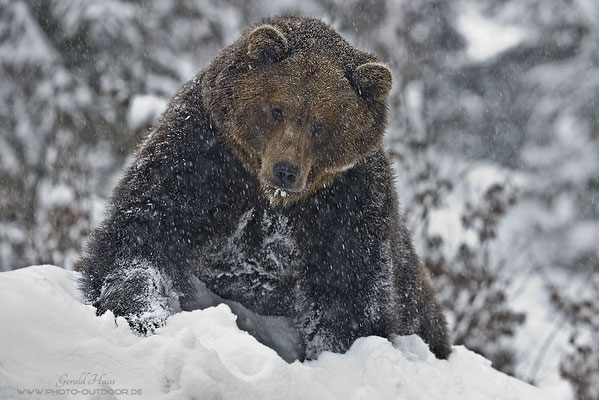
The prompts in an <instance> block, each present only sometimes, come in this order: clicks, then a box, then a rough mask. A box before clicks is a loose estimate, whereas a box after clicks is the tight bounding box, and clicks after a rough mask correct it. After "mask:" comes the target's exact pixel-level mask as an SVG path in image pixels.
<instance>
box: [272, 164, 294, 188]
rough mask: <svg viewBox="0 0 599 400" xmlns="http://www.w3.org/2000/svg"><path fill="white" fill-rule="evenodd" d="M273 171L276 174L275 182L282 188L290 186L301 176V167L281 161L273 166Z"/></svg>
mask: <svg viewBox="0 0 599 400" xmlns="http://www.w3.org/2000/svg"><path fill="white" fill-rule="evenodd" d="M272 173H273V174H274V176H275V183H276V184H277V185H279V186H281V187H282V188H289V187H290V186H291V185H293V184H294V183H295V182H296V181H297V178H299V175H300V168H299V167H298V166H297V165H293V164H290V163H288V162H285V161H281V162H278V163H276V164H275V165H274V166H273V167H272Z"/></svg>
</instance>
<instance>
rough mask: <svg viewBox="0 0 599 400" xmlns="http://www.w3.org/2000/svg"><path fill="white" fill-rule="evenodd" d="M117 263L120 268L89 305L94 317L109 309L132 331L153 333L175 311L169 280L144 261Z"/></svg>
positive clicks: (175, 303) (175, 295)
mask: <svg viewBox="0 0 599 400" xmlns="http://www.w3.org/2000/svg"><path fill="white" fill-rule="evenodd" d="M121 264H123V265H122V269H118V270H115V271H113V272H112V273H111V274H109V275H107V276H106V278H105V279H104V282H103V283H102V287H101V291H100V295H99V297H98V298H97V300H96V301H95V302H94V303H93V305H94V306H95V307H96V308H97V310H96V314H97V315H98V316H99V315H102V314H104V313H105V312H106V311H108V310H110V311H112V312H113V313H114V315H115V316H123V317H125V319H126V320H127V321H128V322H129V325H130V326H131V328H132V329H133V330H134V331H135V332H137V333H139V334H142V335H146V334H151V333H154V331H155V329H156V328H159V327H161V326H163V325H164V323H165V322H166V319H167V318H168V316H169V315H171V314H172V313H173V311H176V308H177V304H178V301H177V297H178V295H177V293H176V292H175V291H174V290H173V284H172V281H171V279H170V278H169V277H167V276H166V275H165V274H164V273H162V272H161V271H159V270H158V269H157V268H155V267H154V266H153V265H152V264H151V263H149V262H147V261H140V260H132V261H130V262H127V263H123V262H121ZM124 264H126V265H124Z"/></svg>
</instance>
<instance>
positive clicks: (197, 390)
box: [0, 265, 551, 400]
mask: <svg viewBox="0 0 599 400" xmlns="http://www.w3.org/2000/svg"><path fill="white" fill-rule="evenodd" d="M76 276H77V275H76V273H73V272H68V271H65V270H63V269H61V268H58V267H54V266H48V265H45V266H35V267H29V268H25V269H22V270H18V271H12V272H4V273H0V321H1V322H0V326H1V328H0V398H2V399H31V398H40V399H64V398H69V399H84V398H91V399H115V398H116V399H136V398H137V399H140V398H143V399H188V398H189V399H191V398H193V399H266V400H267V399H277V400H278V399H368V400H373V399H394V400H396V399H413V400H418V399H423V400H424V399H426V400H432V399H460V400H463V399H469V400H474V399H526V400H534V399H542V400H547V399H550V398H551V396H550V394H548V393H545V392H542V391H541V390H540V389H537V388H535V387H533V386H530V385H528V384H526V383H523V382H521V381H518V380H516V379H513V378H511V377H508V376H506V375H504V374H502V373H499V372H497V371H495V370H494V369H493V368H491V366H490V362H489V361H487V360H485V359H484V358H482V357H480V356H479V355H477V354H474V353H472V352H470V351H468V350H467V349H465V348H464V347H459V346H458V347H455V348H454V353H453V355H452V357H451V358H450V360H449V361H439V360H436V359H435V358H434V356H433V355H432V354H431V353H430V352H429V351H428V348H427V347H426V345H425V344H424V343H423V342H422V341H421V340H420V339H419V338H418V337H416V336H408V337H400V338H397V339H396V340H395V341H394V344H391V343H390V342H389V341H387V340H386V339H383V338H380V337H368V338H363V339H360V340H358V341H357V342H356V343H355V344H354V345H353V346H352V347H351V349H350V350H349V351H348V352H347V353H346V354H332V353H324V354H322V355H321V356H320V358H319V359H318V360H317V361H310V362H304V363H300V362H294V363H292V364H288V363H286V362H285V361H283V360H282V359H281V358H280V357H279V356H277V354H276V353H275V352H274V351H273V350H271V349H269V348H268V347H265V346H263V345H261V344H260V343H258V342H257V341H256V340H255V339H254V338H253V337H252V336H250V335H248V334H247V333H246V332H244V331H241V330H239V329H238V328H237V326H236V324H235V315H233V314H232V313H231V311H230V309H229V308H228V307H227V306H225V305H220V306H218V307H212V308H208V309H205V310H203V311H199V310H198V311H194V312H182V313H179V314H176V315H174V316H172V317H170V318H169V320H168V323H167V325H166V327H164V328H162V329H160V330H159V331H158V333H157V334H156V335H154V336H150V337H138V336H135V335H134V334H132V333H131V331H130V330H129V327H128V326H127V323H126V321H125V320H124V319H122V318H118V319H117V321H116V322H117V323H116V324H115V321H114V317H113V315H111V314H110V313H107V314H105V315H103V316H102V317H96V316H95V310H94V308H93V307H91V306H89V305H84V304H82V302H81V298H80V294H79V292H78V290H77V289H76V285H75V279H76Z"/></svg>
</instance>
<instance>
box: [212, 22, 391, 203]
mask: <svg viewBox="0 0 599 400" xmlns="http://www.w3.org/2000/svg"><path fill="white" fill-rule="evenodd" d="M391 79H392V78H391V71H390V70H389V68H388V67H386V66H385V65H383V64H381V63H379V62H378V60H377V59H376V57H374V56H373V55H371V54H369V53H366V52H362V51H360V50H357V49H355V48H353V47H351V46H350V45H349V44H348V43H347V42H345V40H343V39H342V38H341V37H340V36H339V35H338V34H337V33H336V32H335V31H334V30H333V29H332V28H330V27H329V26H327V25H325V24H324V23H322V22H320V21H318V20H314V19H306V18H297V17H295V18H293V17H292V18H287V19H277V20H273V23H267V24H263V25H260V26H258V27H255V28H253V29H251V30H250V31H248V32H246V34H245V35H244V36H242V38H241V39H240V40H239V41H238V42H236V43H235V44H233V45H232V46H230V47H229V48H228V49H225V51H224V52H223V53H221V55H219V57H217V59H215V61H213V63H212V64H211V65H210V66H209V67H208V69H207V72H206V74H205V76H204V82H203V86H202V88H203V94H204V104H205V106H206V108H207V109H208V110H209V112H210V114H211V117H212V119H213V120H214V123H215V124H216V125H217V126H218V128H219V129H221V130H222V131H223V132H224V133H225V136H226V138H227V141H228V143H229V145H230V147H231V149H232V150H233V152H234V154H235V155H236V156H237V157H238V158H239V160H240V161H241V162H242V164H243V165H244V166H245V168H246V169H247V170H248V171H250V173H252V174H253V175H254V176H255V177H256V178H257V179H258V180H259V182H260V184H261V187H262V189H263V192H264V193H265V194H266V195H267V196H268V197H269V198H270V199H271V201H281V202H282V203H283V204H290V203H293V202H295V201H297V200H299V199H302V198H305V197H307V196H309V195H310V194H311V193H314V192H315V191H317V190H319V189H320V188H322V187H325V186H327V185H329V184H331V183H332V182H334V180H335V179H336V177H338V176H339V175H340V174H342V173H343V171H345V170H347V169H349V168H352V167H353V166H354V165H356V164H357V163H359V162H360V161H362V160H364V159H365V158H366V157H367V156H368V155H369V154H371V153H372V152H373V151H375V150H376V149H377V148H378V147H379V146H380V144H381V141H382V137H383V133H384V129H385V124H386V101H387V95H388V93H389V90H390V88H391Z"/></svg>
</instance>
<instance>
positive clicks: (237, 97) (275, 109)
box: [80, 16, 450, 360]
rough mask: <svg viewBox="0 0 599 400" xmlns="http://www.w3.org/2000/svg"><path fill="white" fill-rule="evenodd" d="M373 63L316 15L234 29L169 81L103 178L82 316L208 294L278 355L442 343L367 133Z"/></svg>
mask: <svg viewBox="0 0 599 400" xmlns="http://www.w3.org/2000/svg"><path fill="white" fill-rule="evenodd" d="M391 79H392V78H391V71H390V70H389V68H388V67H386V66H385V65H383V64H381V63H380V62H379V60H378V59H377V57H376V56H374V55H373V54H370V53H367V52H364V51H361V50H358V49H356V48H355V47H352V46H351V45H350V44H348V43H347V42H346V41H345V40H344V39H343V38H342V37H341V36H340V35H339V34H338V33H337V32H336V31H335V30H334V29H332V28H331V27H329V26H328V25H326V24H325V23H323V22H321V21H319V20H317V19H311V18H304V17H295V16H289V17H279V18H273V19H267V20H265V21H263V23H261V24H259V25H257V26H254V27H252V28H250V29H248V30H247V31H246V32H245V33H244V34H243V35H242V36H241V38H240V39H239V40H237V41H236V42H235V43H233V44H232V45H230V46H229V47H227V48H225V49H224V50H223V51H222V52H221V53H220V54H219V55H217V56H216V58H215V59H214V60H213V61H212V62H211V63H210V64H209V65H208V66H207V67H206V68H205V69H204V70H203V71H201V72H200V73H198V74H197V75H196V76H195V77H194V78H193V79H192V80H191V81H189V82H187V83H186V84H185V85H183V87H182V88H181V89H180V90H179V91H178V93H176V94H175V95H174V96H173V98H172V99H171V101H170V103H169V105H168V107H167V110H166V111H165V113H164V114H163V116H162V117H161V119H160V120H159V121H158V122H157V123H156V124H155V126H154V127H153V128H152V130H151V132H150V133H149V135H148V137H147V138H146V139H145V140H144V142H143V143H142V144H141V145H140V148H139V149H138V152H137V156H136V159H135V161H134V162H133V163H132V164H131V165H130V166H129V167H128V169H127V170H126V172H125V174H124V176H123V178H122V179H121V181H120V182H119V184H118V185H117V187H116V188H115V189H114V192H113V194H112V197H111V198H110V200H109V202H108V206H107V210H106V217H105V220H104V221H103V223H102V224H101V225H100V226H99V227H98V228H97V229H96V230H95V231H94V232H93V234H92V236H91V238H90V240H89V242H88V244H87V246H86V250H85V253H84V255H83V256H82V258H81V260H80V266H81V269H82V272H83V279H82V287H83V290H84V293H85V294H86V296H87V299H88V301H89V302H91V303H93V304H94V305H95V306H96V307H97V313H98V315H100V314H102V313H104V312H105V311H107V310H111V311H112V312H113V313H114V314H115V315H117V316H124V317H125V318H126V319H127V320H128V322H129V324H130V325H131V326H132V328H133V329H134V330H135V331H137V332H139V333H142V334H143V333H150V332H153V331H154V329H155V328H156V327H160V326H161V325H163V324H164V322H165V320H166V318H167V317H168V316H169V315H171V314H172V313H175V312H178V311H181V310H191V309H195V308H202V307H205V306H208V305H211V304H215V303H217V302H219V301H223V302H227V304H230V305H232V308H233V310H234V311H235V312H239V314H240V318H239V320H238V322H239V324H240V326H242V327H245V328H246V329H248V330H249V331H251V332H253V333H255V334H256V336H257V337H258V339H259V340H261V341H263V342H265V343H267V344H269V345H271V346H272V347H273V348H275V349H276V350H277V351H279V353H280V354H281V355H283V356H284V357H285V358H286V359H288V360H292V359H294V358H300V359H304V358H308V359H313V358H315V357H317V355H318V354H319V352H322V351H326V350H328V351H334V352H343V351H345V350H347V349H348V348H349V347H350V346H351V344H352V343H353V342H354V340H355V339H357V338H359V337H362V336H368V335H379V336H384V337H390V336H393V335H407V334H414V333H415V334H418V335H420V336H421V337H422V339H424V341H425V342H427V343H428V345H429V347H430V349H431V351H432V352H433V353H434V354H435V355H436V356H437V357H438V358H443V359H444V358H447V357H448V355H449V354H450V345H449V341H448V333H447V327H446V322H445V318H444V315H443V312H442V310H441V307H440V306H439V304H438V303H437V302H436V300H435V298H434V293H433V291H432V289H431V286H430V284H429V282H428V279H427V274H426V272H425V270H424V268H423V266H422V264H421V263H420V262H419V259H418V257H417V256H416V254H415V251H414V248H413V246H412V242H411V238H410V235H409V233H408V231H407V229H406V227H405V225H404V221H403V218H402V216H401V215H400V213H399V212H398V205H397V198H396V194H395V190H394V186H393V175H392V171H391V166H390V160H389V157H388V155H387V154H386V152H385V150H384V149H383V146H382V138H383V134H384V130H385V126H386V119H387V95H388V93H389V90H390V88H391ZM244 313H245V314H244ZM259 316H262V317H264V318H263V319H259V318H260V317H259ZM269 318H270V319H269ZM275 319H280V320H281V321H285V322H284V324H287V326H290V327H292V328H293V329H294V332H296V335H295V336H294V335H293V334H292V335H290V336H289V337H290V339H289V340H288V342H289V343H292V344H291V347H293V348H294V350H293V351H287V350H285V346H287V347H288V348H289V347H290V345H289V344H288V343H287V344H284V343H283V344H282V342H284V339H281V338H280V337H279V336H281V335H282V334H280V331H278V330H277V329H278V328H277V329H275V328H273V327H274V325H273V323H272V321H273V320H275ZM260 325H262V326H260ZM269 329H270V332H269ZM283 336H284V335H283ZM277 342H278V343H277ZM277 347H278V348H277Z"/></svg>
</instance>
